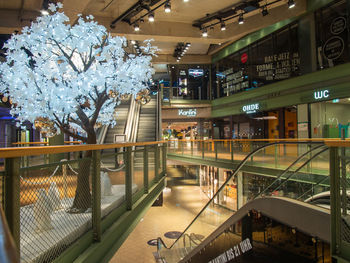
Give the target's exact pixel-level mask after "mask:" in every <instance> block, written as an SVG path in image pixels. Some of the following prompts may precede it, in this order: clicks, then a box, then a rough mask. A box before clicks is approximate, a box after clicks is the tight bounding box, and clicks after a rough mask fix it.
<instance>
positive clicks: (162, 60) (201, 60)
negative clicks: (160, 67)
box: [152, 54, 211, 64]
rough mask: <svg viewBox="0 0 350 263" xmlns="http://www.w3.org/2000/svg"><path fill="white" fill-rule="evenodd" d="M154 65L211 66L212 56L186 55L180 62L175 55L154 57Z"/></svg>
mask: <svg viewBox="0 0 350 263" xmlns="http://www.w3.org/2000/svg"><path fill="white" fill-rule="evenodd" d="M152 63H153V64H210V63H211V56H208V55H185V56H183V57H182V58H181V60H180V62H176V58H174V57H173V55H171V54H169V55H165V54H164V55H158V56H157V57H153V59H152Z"/></svg>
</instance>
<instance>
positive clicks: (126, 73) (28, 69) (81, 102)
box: [0, 3, 156, 210]
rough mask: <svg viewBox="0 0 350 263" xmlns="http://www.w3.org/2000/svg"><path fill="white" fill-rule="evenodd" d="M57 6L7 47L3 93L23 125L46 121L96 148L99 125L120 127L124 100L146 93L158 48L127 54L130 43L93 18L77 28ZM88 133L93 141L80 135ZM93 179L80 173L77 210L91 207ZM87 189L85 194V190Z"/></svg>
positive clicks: (83, 20)
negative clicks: (119, 108)
mask: <svg viewBox="0 0 350 263" xmlns="http://www.w3.org/2000/svg"><path fill="white" fill-rule="evenodd" d="M60 8H62V4H60V3H58V4H57V5H54V4H51V5H50V6H49V10H50V11H51V15H48V16H41V17H38V18H37V20H36V21H35V22H33V23H32V24H31V26H30V27H25V28H23V29H22V32H21V34H15V35H13V36H12V37H11V39H9V40H8V42H7V43H6V45H5V48H7V54H6V55H7V60H6V61H5V62H4V63H2V64H1V65H0V73H1V84H0V92H2V93H4V94H5V95H7V96H10V97H11V99H12V105H13V106H12V109H11V113H12V115H15V116H17V118H18V119H19V120H20V122H23V121H30V122H32V123H34V121H35V120H36V119H37V118H39V117H41V118H44V119H48V120H50V121H52V122H53V123H54V125H55V126H56V128H57V129H58V131H59V132H64V133H66V134H68V135H70V136H72V137H74V138H77V139H80V140H82V141H84V142H86V143H89V144H94V143H96V133H95V129H94V127H95V124H96V123H100V124H112V125H113V124H114V123H115V116H114V111H115V106H116V105H117V104H118V102H119V97H120V96H121V95H122V94H134V95H136V93H137V92H139V91H140V90H141V89H144V88H146V83H147V81H148V79H149V78H151V74H152V73H153V72H152V71H153V70H152V68H151V59H152V55H155V54H154V53H155V51H156V48H154V47H152V46H151V45H150V42H149V41H147V42H146V44H145V46H144V47H143V52H142V53H143V54H142V55H134V54H129V53H127V52H126V51H125V47H126V45H127V41H126V39H125V38H122V37H113V36H111V34H109V33H108V32H107V30H106V28H105V27H104V26H101V25H98V24H97V23H96V22H95V21H93V17H92V16H88V17H85V18H83V17H81V16H80V17H79V19H78V21H77V23H76V24H75V25H73V26H71V25H70V24H69V19H68V17H67V16H66V15H65V14H64V13H63V12H60V11H59V9H60ZM81 130H83V131H85V133H86V135H87V136H82V135H81V133H80V134H78V132H77V131H81ZM88 182H89V179H88V175H87V173H86V172H85V173H82V172H80V173H79V176H78V186H77V191H76V197H75V200H74V204H73V207H74V208H76V209H77V210H84V209H86V208H87V207H89V206H90V189H88V187H87V186H88V185H89V183H88ZM83 188H84V189H83Z"/></svg>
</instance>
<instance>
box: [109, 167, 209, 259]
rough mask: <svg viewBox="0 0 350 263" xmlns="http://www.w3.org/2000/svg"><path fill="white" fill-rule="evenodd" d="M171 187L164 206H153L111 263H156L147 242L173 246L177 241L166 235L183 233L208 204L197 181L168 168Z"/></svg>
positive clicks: (165, 195) (181, 170) (151, 247)
mask: <svg viewBox="0 0 350 263" xmlns="http://www.w3.org/2000/svg"><path fill="white" fill-rule="evenodd" d="M168 176H169V180H170V181H169V186H168V187H167V188H166V189H165V190H164V192H163V194H164V202H163V206H162V207H151V208H150V209H149V210H148V211H147V213H146V214H145V216H144V217H143V218H142V219H141V221H140V223H139V224H138V225H137V226H136V228H135V229H134V230H133V232H132V233H131V234H130V235H129V237H128V238H127V240H126V241H125V242H124V244H123V245H122V246H121V248H120V249H119V250H118V251H117V253H116V254H115V255H114V256H113V258H112V259H111V260H110V263H133V262H135V263H136V262H137V263H150V262H152V263H154V262H155V259H154V256H153V252H155V251H156V249H157V248H156V247H155V246H151V245H148V244H147V242H148V241H150V240H152V239H156V238H158V237H162V239H163V240H164V242H165V244H166V245H167V246H170V245H171V244H172V243H173V242H174V241H175V239H170V238H167V237H165V236H164V234H165V233H167V232H170V231H179V232H182V231H184V230H185V228H186V227H187V226H188V225H189V223H190V222H191V221H192V220H193V219H194V217H195V216H196V215H197V214H198V213H199V211H200V210H201V209H202V207H203V206H204V205H205V204H206V203H207V202H208V197H207V195H205V194H203V193H202V192H201V190H200V188H199V186H198V185H197V183H196V181H195V180H193V179H191V178H190V176H189V175H186V171H185V170H183V169H177V168H171V167H169V168H168Z"/></svg>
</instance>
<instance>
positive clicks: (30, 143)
mask: <svg viewBox="0 0 350 263" xmlns="http://www.w3.org/2000/svg"><path fill="white" fill-rule="evenodd" d="M64 143H65V144H82V143H83V142H82V141H64ZM12 144H13V145H38V144H44V145H49V143H48V142H14V143H12Z"/></svg>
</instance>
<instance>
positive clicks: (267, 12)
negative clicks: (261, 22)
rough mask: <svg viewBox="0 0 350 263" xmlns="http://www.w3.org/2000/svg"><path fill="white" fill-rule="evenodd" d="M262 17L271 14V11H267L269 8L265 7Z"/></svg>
mask: <svg viewBox="0 0 350 263" xmlns="http://www.w3.org/2000/svg"><path fill="white" fill-rule="evenodd" d="M261 14H262V16H267V15H268V14H269V11H267V6H266V5H265V6H264V7H263V9H262V11H261Z"/></svg>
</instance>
